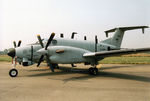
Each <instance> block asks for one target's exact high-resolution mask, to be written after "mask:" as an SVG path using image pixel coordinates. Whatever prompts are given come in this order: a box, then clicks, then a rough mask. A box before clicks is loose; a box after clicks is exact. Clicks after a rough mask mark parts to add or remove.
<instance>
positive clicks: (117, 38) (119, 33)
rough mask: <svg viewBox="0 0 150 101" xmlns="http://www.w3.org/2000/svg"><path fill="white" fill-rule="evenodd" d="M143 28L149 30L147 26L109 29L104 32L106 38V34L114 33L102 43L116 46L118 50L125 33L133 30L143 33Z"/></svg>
mask: <svg viewBox="0 0 150 101" xmlns="http://www.w3.org/2000/svg"><path fill="white" fill-rule="evenodd" d="M145 28H149V27H148V26H133V27H118V28H114V29H110V30H107V31H105V33H106V37H108V34H109V33H111V32H115V34H114V36H113V37H112V38H109V39H106V40H104V41H102V42H103V43H107V44H111V45H114V46H116V47H117V48H120V46H121V43H122V39H123V36H124V32H125V31H127V30H134V29H142V32H143V33H144V29H145Z"/></svg>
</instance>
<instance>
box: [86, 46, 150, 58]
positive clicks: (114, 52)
mask: <svg viewBox="0 0 150 101" xmlns="http://www.w3.org/2000/svg"><path fill="white" fill-rule="evenodd" d="M144 52H150V48H138V49H122V50H112V51H103V52H91V53H85V54H83V57H90V58H105V57H111V56H120V55H125V54H133V53H144Z"/></svg>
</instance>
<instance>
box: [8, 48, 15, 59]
mask: <svg viewBox="0 0 150 101" xmlns="http://www.w3.org/2000/svg"><path fill="white" fill-rule="evenodd" d="M7 55H8V56H10V57H15V55H16V50H15V48H10V49H8V52H7Z"/></svg>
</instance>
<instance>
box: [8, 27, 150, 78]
mask: <svg viewBox="0 0 150 101" xmlns="http://www.w3.org/2000/svg"><path fill="white" fill-rule="evenodd" d="M145 28H148V26H134V27H118V28H114V29H111V30H107V31H105V33H106V36H107V37H108V33H110V32H115V33H114V35H113V37H111V38H108V39H106V40H104V41H101V42H99V43H98V39H97V36H95V42H91V41H87V40H86V37H85V40H82V41H79V40H74V39H64V38H54V36H55V33H52V34H51V35H50V37H49V39H48V40H45V39H41V37H40V35H38V36H37V38H38V42H36V43H35V44H30V45H27V46H22V47H20V44H21V41H19V42H18V45H16V42H14V47H15V48H11V49H8V55H9V56H11V57H12V58H13V59H12V61H13V62H12V63H13V68H12V69H11V70H10V71H9V75H10V76H11V77H16V76H17V75H18V71H17V70H16V69H15V66H16V62H19V63H20V64H22V65H23V66H30V65H33V64H34V63H37V66H39V65H40V63H41V62H42V61H44V60H46V61H47V64H48V66H49V67H50V69H51V71H52V72H54V69H55V68H58V64H75V63H85V65H91V66H92V67H91V68H89V73H90V74H92V75H96V74H97V73H98V69H97V68H96V65H98V61H100V60H102V59H104V58H105V57H110V56H116V55H117V56H118V55H124V54H132V53H140V52H148V51H150V48H138V49H121V48H120V46H121V43H122V39H123V36H124V32H125V31H127V30H134V29H142V31H143V33H144V29H145ZM72 66H74V65H72Z"/></svg>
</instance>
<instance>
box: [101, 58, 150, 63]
mask: <svg viewBox="0 0 150 101" xmlns="http://www.w3.org/2000/svg"><path fill="white" fill-rule="evenodd" d="M99 63H101V64H150V57H108V58H105V59H103V60H101V61H99Z"/></svg>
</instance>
